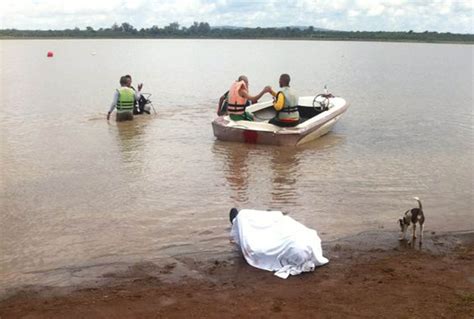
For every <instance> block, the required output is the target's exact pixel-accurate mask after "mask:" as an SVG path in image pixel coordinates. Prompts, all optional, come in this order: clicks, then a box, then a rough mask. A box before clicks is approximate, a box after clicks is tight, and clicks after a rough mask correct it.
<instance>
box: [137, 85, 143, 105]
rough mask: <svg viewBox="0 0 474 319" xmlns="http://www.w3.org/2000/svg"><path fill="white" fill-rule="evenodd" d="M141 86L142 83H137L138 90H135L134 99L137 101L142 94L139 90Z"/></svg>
mask: <svg viewBox="0 0 474 319" xmlns="http://www.w3.org/2000/svg"><path fill="white" fill-rule="evenodd" d="M142 87H143V83H140V84H138V91H135V101H138V100H139V99H140V97H141V96H142V93H141V90H142Z"/></svg>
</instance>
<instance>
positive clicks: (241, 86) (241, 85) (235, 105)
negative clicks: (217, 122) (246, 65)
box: [227, 75, 271, 121]
mask: <svg viewBox="0 0 474 319" xmlns="http://www.w3.org/2000/svg"><path fill="white" fill-rule="evenodd" d="M248 87H249V81H248V79H247V77H246V76H245V75H241V76H239V78H238V79H237V81H236V82H234V83H233V84H232V86H231V87H230V89H229V94H228V97H227V113H228V114H229V116H230V118H231V120H233V121H242V120H246V121H253V116H252V114H250V113H249V112H246V111H245V108H246V107H247V106H248V103H249V102H252V103H256V102H258V100H259V99H260V98H261V97H262V96H263V95H264V94H265V93H270V91H271V88H270V87H269V86H266V87H264V88H263V90H262V91H261V92H260V93H259V94H257V95H256V96H252V95H250V94H249V91H248Z"/></svg>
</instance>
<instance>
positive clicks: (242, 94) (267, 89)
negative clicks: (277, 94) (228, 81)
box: [239, 86, 271, 103]
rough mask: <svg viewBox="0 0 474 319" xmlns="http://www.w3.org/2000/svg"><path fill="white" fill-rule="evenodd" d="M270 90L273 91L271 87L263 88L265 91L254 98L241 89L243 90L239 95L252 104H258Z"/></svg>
mask: <svg viewBox="0 0 474 319" xmlns="http://www.w3.org/2000/svg"><path fill="white" fill-rule="evenodd" d="M270 90H271V88H270V87H269V86H266V87H264V88H263V90H262V91H261V92H260V93H258V94H257V95H255V96H252V95H250V94H249V93H248V91H247V90H246V89H241V90H240V91H239V94H240V96H242V97H244V98H246V99H247V100H250V101H252V103H257V102H258V100H260V98H261V97H262V96H263V95H264V94H265V93H268V92H270Z"/></svg>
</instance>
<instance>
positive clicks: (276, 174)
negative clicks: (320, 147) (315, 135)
mask: <svg viewBox="0 0 474 319" xmlns="http://www.w3.org/2000/svg"><path fill="white" fill-rule="evenodd" d="M299 164H300V159H299V157H298V156H297V149H296V148H286V147H285V148H283V147H282V148H274V149H273V150H272V159H271V165H270V167H271V169H272V175H273V178H272V191H271V194H272V202H274V203H282V204H285V205H293V206H297V205H296V202H297V200H298V196H297V194H298V193H297V185H296V181H297V179H299V178H300V176H301V173H300V172H299Z"/></svg>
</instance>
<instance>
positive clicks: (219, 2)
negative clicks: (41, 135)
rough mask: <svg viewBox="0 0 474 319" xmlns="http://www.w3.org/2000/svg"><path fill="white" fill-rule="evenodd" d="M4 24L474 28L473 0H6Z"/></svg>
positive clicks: (29, 26)
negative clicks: (198, 24) (200, 22)
mask: <svg viewBox="0 0 474 319" xmlns="http://www.w3.org/2000/svg"><path fill="white" fill-rule="evenodd" d="M0 12H1V13H0V14H1V19H0V28H17V29H65V28H74V27H76V26H77V27H80V28H85V27H86V26H92V27H94V28H100V27H110V26H111V25H112V24H113V23H115V22H116V23H121V22H129V23H131V24H132V25H134V26H135V27H137V28H142V27H151V26H153V25H159V26H164V25H167V24H169V23H171V22H174V21H177V22H179V23H180V24H181V25H190V24H191V23H192V22H194V21H206V22H209V23H210V24H211V25H235V26H249V27H256V26H262V27H269V26H287V25H313V26H315V27H323V28H335V29H339V30H360V31H363V30H367V31H375V30H383V31H407V30H409V29H413V30H415V31H425V30H432V31H439V32H460V33H473V25H474V17H473V16H474V4H473V2H472V1H471V0H446V1H444V0H426V1H425V0H410V1H408V0H379V1H376V0H374V1H372V0H332V1H330V0H327V1H323V0H293V1H292V0H256V1H251V0H240V1H239V0H175V1H173V2H171V1H164V0H101V1H97V0H80V1H60V0H2V1H1V2H0Z"/></svg>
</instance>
